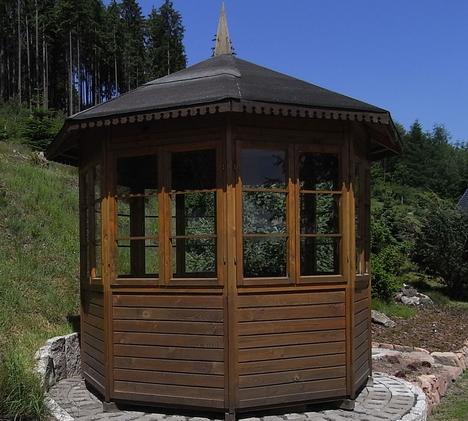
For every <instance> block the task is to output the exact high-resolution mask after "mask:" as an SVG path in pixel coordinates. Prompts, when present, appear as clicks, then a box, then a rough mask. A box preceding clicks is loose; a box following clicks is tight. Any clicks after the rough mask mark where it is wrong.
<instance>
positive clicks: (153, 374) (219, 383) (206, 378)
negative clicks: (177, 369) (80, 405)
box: [114, 369, 224, 388]
mask: <svg viewBox="0 0 468 421" xmlns="http://www.w3.org/2000/svg"><path fill="white" fill-rule="evenodd" d="M114 380H124V381H132V382H140V383H151V384H161V385H180V386H193V387H198V386H200V387H208V388H223V387H224V377H223V376H218V375H205V374H191V373H190V374H187V373H171V372H167V371H166V372H164V371H146V370H124V369H115V370H114Z"/></svg>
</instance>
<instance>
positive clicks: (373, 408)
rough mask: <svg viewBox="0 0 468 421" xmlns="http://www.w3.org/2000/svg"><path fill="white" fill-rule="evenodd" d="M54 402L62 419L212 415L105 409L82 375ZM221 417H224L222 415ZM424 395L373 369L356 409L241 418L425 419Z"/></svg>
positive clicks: (54, 393)
mask: <svg viewBox="0 0 468 421" xmlns="http://www.w3.org/2000/svg"><path fill="white" fill-rule="evenodd" d="M49 396H50V398H51V405H52V406H53V407H55V411H54V412H58V413H60V415H58V414H57V415H56V418H57V419H59V420H61V421H71V420H80V421H85V420H89V421H101V420H108V421H131V420H145V421H150V420H152V421H161V420H164V421H210V419H209V418H203V417H194V416H186V415H172V414H162V413H155V412H151V413H147V412H137V411H132V410H121V411H119V412H112V413H109V412H107V413H104V412H103V410H102V402H101V401H100V400H99V399H98V398H97V397H96V396H94V395H93V394H92V393H90V392H89V391H88V390H87V389H86V387H85V384H84V381H83V380H82V379H80V378H71V379H66V380H62V381H61V382H59V383H58V384H57V385H55V386H54V387H53V388H52V389H51V390H50V391H49ZM220 418H221V417H220ZM425 419H426V415H425V400H424V395H422V394H421V393H418V390H417V389H416V388H414V387H412V386H411V385H410V384H409V383H407V382H405V381H402V380H400V379H397V378H395V377H391V376H387V375H385V374H379V373H374V384H373V386H370V387H366V388H365V389H364V390H363V391H362V392H361V394H360V395H359V396H358V398H357V399H356V407H355V409H354V411H344V410H339V409H333V410H330V409H329V410H322V411H318V412H304V413H301V414H299V413H288V414H281V415H268V416H264V417H261V418H256V417H250V418H241V420H242V421H284V420H312V421H398V420H404V421H424V420H425Z"/></svg>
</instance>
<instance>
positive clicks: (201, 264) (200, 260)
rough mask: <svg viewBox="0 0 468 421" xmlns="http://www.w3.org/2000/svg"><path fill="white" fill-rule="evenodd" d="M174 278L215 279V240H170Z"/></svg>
mask: <svg viewBox="0 0 468 421" xmlns="http://www.w3.org/2000/svg"><path fill="white" fill-rule="evenodd" d="M172 244H173V247H172V271H173V277H174V278H215V277H216V239H214V238H197V239H185V238H179V239H174V240H172Z"/></svg>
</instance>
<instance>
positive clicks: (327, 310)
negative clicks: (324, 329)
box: [238, 303, 345, 322]
mask: <svg viewBox="0 0 468 421" xmlns="http://www.w3.org/2000/svg"><path fill="white" fill-rule="evenodd" d="M344 314H345V305H344V303H339V304H316V305H310V306H286V307H262V308H249V309H241V310H240V311H239V315H238V320H239V321H240V322H252V321H260V320H261V321H270V320H292V319H312V318H318V317H339V316H344Z"/></svg>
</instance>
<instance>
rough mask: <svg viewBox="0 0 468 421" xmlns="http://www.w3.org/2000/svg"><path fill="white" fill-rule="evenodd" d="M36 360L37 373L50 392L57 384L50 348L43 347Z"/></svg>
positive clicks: (37, 353)
mask: <svg viewBox="0 0 468 421" xmlns="http://www.w3.org/2000/svg"><path fill="white" fill-rule="evenodd" d="M34 358H35V360H36V372H37V373H38V374H39V377H40V379H41V384H42V386H43V387H44V388H45V389H46V390H49V389H50V388H51V387H52V386H53V385H54V384H55V383H56V378H55V369H54V361H53V360H52V358H51V356H50V353H49V347H47V346H43V347H42V348H40V349H39V350H38V351H37V352H36V355H35V356H34Z"/></svg>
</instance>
